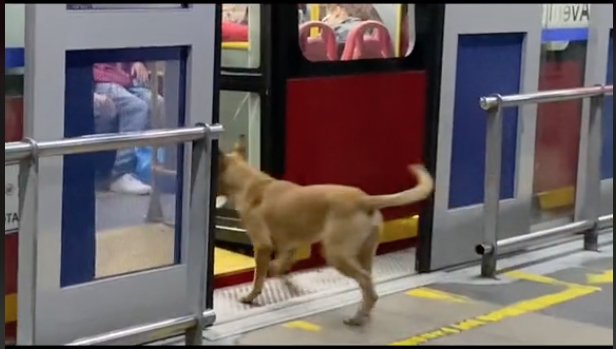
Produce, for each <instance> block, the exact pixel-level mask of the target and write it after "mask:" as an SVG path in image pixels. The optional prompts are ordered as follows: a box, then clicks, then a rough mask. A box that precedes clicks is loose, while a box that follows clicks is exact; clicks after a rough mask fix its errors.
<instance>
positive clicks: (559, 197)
mask: <svg viewBox="0 0 616 349" xmlns="http://www.w3.org/2000/svg"><path fill="white" fill-rule="evenodd" d="M537 199H539V207H541V209H544V210H553V209H557V208H561V207H567V206H571V205H573V203H574V201H575V187H573V186H571V187H565V188H559V189H555V190H550V191H546V192H542V193H538V194H537Z"/></svg>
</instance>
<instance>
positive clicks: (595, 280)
mask: <svg viewBox="0 0 616 349" xmlns="http://www.w3.org/2000/svg"><path fill="white" fill-rule="evenodd" d="M586 282H588V283H589V284H611V283H613V282H614V270H608V271H605V272H603V273H601V274H588V275H586Z"/></svg>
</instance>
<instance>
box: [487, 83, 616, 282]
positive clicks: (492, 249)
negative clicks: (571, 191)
mask: <svg viewBox="0 0 616 349" xmlns="http://www.w3.org/2000/svg"><path fill="white" fill-rule="evenodd" d="M613 92H614V86H613V85H607V86H606V85H603V86H593V87H582V88H573V89H562V90H551V91H541V92H536V93H528V94H515V95H507V96H500V95H493V96H489V97H482V98H480V100H479V105H480V106H481V108H482V109H483V110H485V111H487V112H488V120H487V122H488V123H487V130H486V168H485V185H484V189H485V193H484V216H483V229H484V231H483V242H482V243H480V244H478V245H476V246H475V252H476V253H477V254H479V255H481V275H482V276H483V277H494V275H495V274H496V262H497V259H498V254H497V252H498V251H497V250H498V249H507V250H509V249H511V248H512V247H514V246H515V247H520V246H529V245H530V244H531V243H532V242H535V241H537V240H541V239H545V238H548V237H556V236H561V235H565V234H574V233H581V232H583V233H584V249H585V250H593V251H596V250H597V249H598V235H599V229H600V228H602V227H606V226H607V225H610V226H611V225H613V223H612V222H613V215H612V214H608V215H606V216H602V217H599V213H600V200H601V149H602V148H601V143H602V136H603V134H602V129H601V128H602V118H603V104H604V101H605V97H606V96H608V95H613ZM586 98H590V113H589V120H588V125H589V126H588V131H587V135H586V137H582V138H587V144H586V147H585V148H584V146H583V145H581V146H580V161H581V162H580V163H579V170H578V173H579V174H583V175H579V176H578V183H577V188H578V190H579V191H578V193H579V199H578V201H579V202H577V203H576V219H575V221H574V222H572V223H569V224H565V225H562V226H558V227H554V228H550V229H544V230H540V231H537V232H533V233H528V234H524V235H519V236H514V237H511V238H508V239H504V240H498V218H499V200H500V181H501V158H502V154H501V152H502V126H503V116H502V110H503V108H507V107H516V106H521V105H526V104H530V103H537V104H538V103H547V102H562V101H569V100H579V99H586ZM585 104H586V103H585ZM582 149H584V151H583V150H582ZM578 212H579V214H578ZM578 215H579V216H580V217H577V216H578Z"/></svg>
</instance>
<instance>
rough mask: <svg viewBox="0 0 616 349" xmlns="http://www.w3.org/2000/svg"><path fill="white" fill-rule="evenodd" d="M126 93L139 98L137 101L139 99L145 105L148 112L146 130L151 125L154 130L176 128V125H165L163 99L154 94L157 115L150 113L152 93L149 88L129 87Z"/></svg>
mask: <svg viewBox="0 0 616 349" xmlns="http://www.w3.org/2000/svg"><path fill="white" fill-rule="evenodd" d="M128 91H129V92H130V93H132V94H134V95H135V96H137V97H139V99H141V100H142V101H144V102H145V103H147V105H148V112H149V119H148V126H147V127H148V128H151V127H152V126H153V125H152V123H154V128H165V127H171V126H176V125H167V123H166V120H165V118H164V115H165V99H164V98H163V97H162V96H161V95H159V94H156V100H157V102H156V107H157V108H156V109H157V113H156V114H154V113H152V91H151V90H150V89H149V88H147V87H145V86H135V87H129V88H128ZM154 120H157V122H155V121H154Z"/></svg>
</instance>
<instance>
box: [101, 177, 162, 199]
mask: <svg viewBox="0 0 616 349" xmlns="http://www.w3.org/2000/svg"><path fill="white" fill-rule="evenodd" d="M109 190H111V191H113V192H116V193H122V194H133V195H147V194H150V193H151V192H152V187H151V186H149V185H147V184H145V183H143V182H142V181H140V180H138V179H137V178H135V176H133V175H132V174H130V173H127V174H125V175H122V177H120V178H118V179H116V180H115V181H114V182H113V183H111V185H110V186H109Z"/></svg>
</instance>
